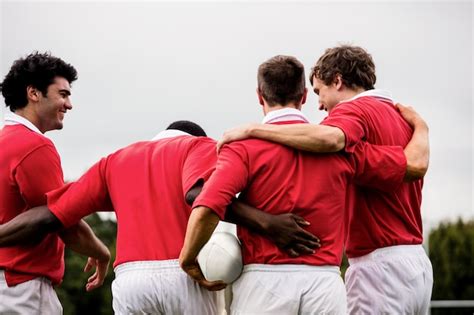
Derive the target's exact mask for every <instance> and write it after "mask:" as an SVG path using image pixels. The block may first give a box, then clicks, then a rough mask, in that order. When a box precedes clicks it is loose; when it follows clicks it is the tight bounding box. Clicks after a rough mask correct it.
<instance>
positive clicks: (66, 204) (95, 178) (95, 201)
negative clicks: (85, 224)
mask: <svg viewBox="0 0 474 315" xmlns="http://www.w3.org/2000/svg"><path fill="white" fill-rule="evenodd" d="M106 165H107V159H106V158H104V159H102V160H101V161H100V162H98V163H96V164H95V165H94V166H92V167H91V168H90V169H89V170H88V171H87V172H86V173H85V174H84V175H82V177H81V178H79V180H78V181H77V182H73V183H69V184H67V185H65V186H63V187H61V188H59V189H56V190H54V191H51V192H49V193H48V194H47V205H48V208H49V209H50V210H51V212H52V213H53V214H54V215H55V216H56V217H57V218H58V219H59V221H61V223H62V224H63V225H64V226H65V227H70V226H72V225H74V224H76V223H78V222H79V220H81V218H82V217H85V216H87V215H89V214H91V213H93V212H96V211H113V207H112V202H111V200H110V197H109V193H108V189H107V183H106V178H105V169H106Z"/></svg>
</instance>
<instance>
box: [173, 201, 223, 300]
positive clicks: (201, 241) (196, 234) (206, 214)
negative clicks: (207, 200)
mask: <svg viewBox="0 0 474 315" xmlns="http://www.w3.org/2000/svg"><path fill="white" fill-rule="evenodd" d="M218 223H219V217H218V216H217V214H215V213H214V212H213V211H212V210H211V209H209V208H206V207H197V208H195V209H194V210H193V211H192V212H191V216H190V217H189V221H188V227H187V229H186V237H185V239H184V245H183V248H182V249H181V254H180V255H179V264H180V266H181V268H182V269H183V270H184V271H185V272H186V273H187V274H188V275H189V276H190V277H191V278H193V280H195V281H197V282H198V283H199V284H200V285H201V286H203V287H204V288H206V289H208V290H210V291H218V290H221V289H224V288H225V287H226V284H225V283H224V282H222V281H213V282H210V281H207V280H206V279H205V278H204V275H203V274H202V272H201V269H200V268H199V264H198V263H197V260H196V258H197V255H198V254H199V251H200V250H201V249H202V247H203V246H204V245H205V244H206V243H207V241H208V240H209V238H210V237H211V235H212V232H214V230H215V228H216V226H217V224H218Z"/></svg>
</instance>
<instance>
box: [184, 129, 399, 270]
mask: <svg viewBox="0 0 474 315" xmlns="http://www.w3.org/2000/svg"><path fill="white" fill-rule="evenodd" d="M279 123H280V124H281V123H283V122H279ZM286 123H299V122H294V121H293V122H286ZM405 167H406V160H405V156H404V154H403V149H402V148H401V147H378V146H370V145H367V144H361V145H359V146H357V148H356V149H355V154H351V155H347V154H313V153H307V152H302V151H298V150H294V149H291V148H289V147H286V146H282V145H279V144H275V143H272V142H268V141H264V140H259V139H247V140H242V141H237V142H232V143H230V144H228V145H225V146H224V147H223V148H222V150H221V152H220V153H219V157H218V161H217V165H216V170H215V171H214V173H213V174H212V175H211V177H210V179H209V180H208V181H207V182H206V184H205V185H204V188H203V191H202V192H201V194H200V195H199V196H198V198H197V199H196V201H195V202H194V204H193V207H197V206H206V207H208V208H210V209H212V210H213V211H215V212H216V213H217V214H218V215H219V217H220V218H221V219H222V218H224V216H225V211H226V207H227V205H228V204H229V203H230V202H231V200H232V198H233V197H234V196H235V194H236V193H239V192H241V194H240V196H239V198H240V199H241V200H242V201H244V202H246V203H248V204H250V205H252V206H254V207H256V208H259V209H261V210H263V211H266V212H268V213H271V214H281V213H287V212H293V213H295V214H298V215H300V216H302V217H303V218H305V219H306V220H307V221H309V222H310V223H311V225H310V226H309V227H308V228H307V229H308V231H310V232H311V233H313V234H315V235H317V236H318V237H319V238H320V239H321V243H322V246H321V248H320V249H318V250H317V251H316V253H315V254H313V255H304V256H300V257H298V258H292V257H289V256H288V255H287V254H286V253H285V252H283V251H281V250H280V249H279V248H277V247H276V246H275V245H274V244H273V243H272V242H271V241H270V240H269V239H267V238H265V237H263V236H261V235H260V234H257V233H253V232H252V231H250V230H248V229H246V228H245V227H241V226H238V237H239V239H240V240H241V242H242V255H243V261H244V264H251V263H259V264H307V265H340V263H341V259H342V252H343V247H344V240H345V235H346V231H345V229H346V227H345V222H346V221H347V220H346V219H347V218H346V210H345V209H346V207H349V206H350V205H351V202H352V195H351V189H350V188H351V187H352V186H351V183H352V181H353V180H355V179H357V181H358V182H359V183H360V184H371V185H380V187H383V188H385V189H391V188H393V187H396V186H398V185H400V183H401V181H402V179H403V176H404V174H405ZM384 168H389V169H390V170H391V171H390V172H380V170H381V169H384Z"/></svg>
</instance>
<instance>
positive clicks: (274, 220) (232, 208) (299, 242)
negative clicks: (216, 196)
mask: <svg viewBox="0 0 474 315" xmlns="http://www.w3.org/2000/svg"><path fill="white" fill-rule="evenodd" d="M201 189H202V183H199V184H197V185H195V186H194V187H193V188H192V189H190V190H189V192H188V193H187V194H186V202H187V203H188V204H189V205H192V203H193V202H194V200H195V199H196V197H197V196H198V195H199V193H200V192H201ZM225 221H227V222H231V223H235V224H237V225H241V226H245V227H247V228H249V229H251V230H253V231H255V232H257V233H260V234H262V235H265V236H266V237H268V238H269V239H270V240H272V241H273V242H274V243H275V245H277V246H278V247H279V248H281V249H283V250H285V251H286V252H287V253H288V254H289V255H290V256H292V257H297V256H299V255H304V254H312V253H314V250H315V249H316V248H319V247H321V244H320V241H319V239H318V238H317V237H315V236H314V235H313V234H311V233H309V232H308V231H306V230H305V229H304V228H303V227H305V226H308V225H309V222H307V221H306V220H304V219H303V218H301V217H300V216H297V215H295V214H293V213H284V214H279V215H272V214H269V213H266V212H264V211H261V210H259V209H256V208H254V207H252V206H249V205H247V204H245V203H243V202H241V201H239V200H238V199H234V201H233V202H232V203H231V204H230V205H229V207H228V208H227V211H226V217H225Z"/></svg>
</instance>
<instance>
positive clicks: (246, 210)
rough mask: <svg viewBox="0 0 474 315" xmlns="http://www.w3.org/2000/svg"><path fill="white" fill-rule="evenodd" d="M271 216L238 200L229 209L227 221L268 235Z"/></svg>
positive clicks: (226, 216)
mask: <svg viewBox="0 0 474 315" xmlns="http://www.w3.org/2000/svg"><path fill="white" fill-rule="evenodd" d="M269 216H271V214H268V213H266V212H264V211H261V210H259V209H256V208H254V207H251V206H249V205H247V204H245V203H243V202H241V201H239V200H238V199H234V200H233V201H232V203H231V204H230V205H229V206H228V207H227V211H226V215H225V221H227V222H230V223H234V224H237V225H241V226H245V227H246V228H248V229H250V230H252V231H255V232H258V233H260V234H266V232H267V228H268V224H267V223H268V220H269Z"/></svg>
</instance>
